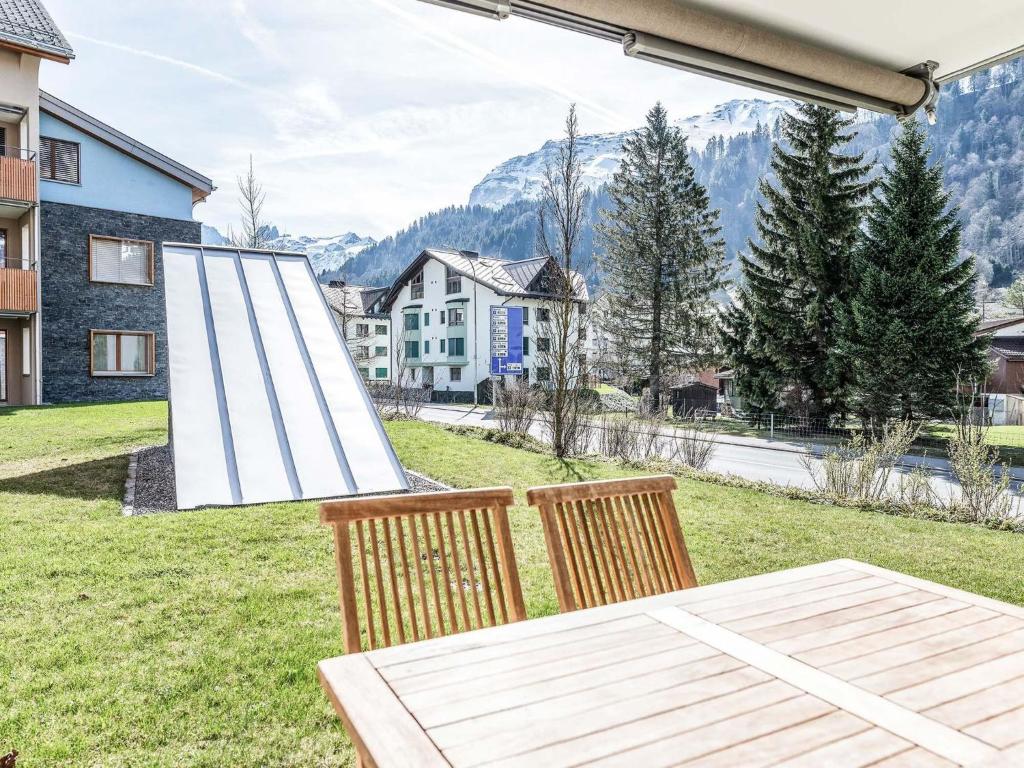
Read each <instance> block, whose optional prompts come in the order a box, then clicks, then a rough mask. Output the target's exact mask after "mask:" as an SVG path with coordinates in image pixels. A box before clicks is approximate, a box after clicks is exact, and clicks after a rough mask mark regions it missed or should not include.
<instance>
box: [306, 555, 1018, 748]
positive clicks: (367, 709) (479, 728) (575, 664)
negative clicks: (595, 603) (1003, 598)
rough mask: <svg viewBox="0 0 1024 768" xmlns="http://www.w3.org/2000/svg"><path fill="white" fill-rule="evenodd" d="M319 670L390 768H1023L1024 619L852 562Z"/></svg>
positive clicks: (421, 645)
mask: <svg viewBox="0 0 1024 768" xmlns="http://www.w3.org/2000/svg"><path fill="white" fill-rule="evenodd" d="M318 669H319V674H320V679H321V681H322V683H323V686H324V689H325V690H326V691H327V693H328V695H329V697H330V699H331V701H332V703H333V704H334V707H335V709H336V711H337V712H338V714H339V716H340V717H341V719H342V720H343V721H344V724H345V727H346V728H347V729H348V732H349V734H350V735H351V736H352V738H353V740H354V742H355V744H356V747H357V749H358V750H359V751H360V753H361V755H362V757H363V761H364V763H365V764H366V765H370V766H372V765H377V766H381V768H389V767H390V766H447V765H452V766H459V767H461V766H483V765H486V766H499V765H500V766H508V765H523V766H545V767H546V766H570V765H573V766H574V765H588V766H589V765H624V766H643V767H645V768H646V767H648V766H661V765H666V766H667V765H684V764H685V765H719V766H728V767H730V768H731V767H734V766H760V765H785V766H812V767H814V768H818V767H819V766H868V765H870V766H885V767H886V768H894V767H895V766H915V767H917V766H952V765H966V766H975V765H977V766H1024V608H1020V607H1018V606H1014V605H1009V604H1006V603H1001V602H999V601H996V600H992V599H989V598H985V597H981V596H979V595H974V594H971V593H969V592H964V591H961V590H957V589H951V588H949V587H945V586H941V585H939V584H934V583H932V582H929V581H925V580H923V579H918V578H914V577H911V576H906V575H904V574H901V573H896V572H893V571H888V570H885V569H883V568H878V567H875V566H871V565H867V564H864V563H860V562H856V561H852V560H835V561H832V562H827V563H821V564H819V565H812V566H806V567H802V568H793V569H791V570H787V571H780V572H777V573H770V574H765V575H762V576H754V577H750V578H745V579H738V580H736V581H729V582H722V583H719V584H712V585H709V586H706V587H698V588H694V589H688V590H683V591H680V592H672V593H669V594H665V595H659V596H657V597H652V598H644V599H640V600H632V601H628V602H623V603H618V604H616V605H610V606H605V607H602V608H593V609H589V610H584V611H576V612H573V613H565V614H561V615H558V616H551V617H547V618H542V619H534V620H530V621H524V622H520V623H518V624H511V625H507V626H501V627H495V628H491V629H483V630H478V631H474V632H468V633H465V634H461V635H454V636H451V637H446V638H439V639H434V640H426V641H422V642H418V643H411V644H409V645H403V646H396V647H392V648H385V649H380V650H376V651H371V652H368V653H361V654H354V655H350V656H344V657H338V658H333V659H327V660H325V661H322V662H321V663H320V665H319V668H318Z"/></svg>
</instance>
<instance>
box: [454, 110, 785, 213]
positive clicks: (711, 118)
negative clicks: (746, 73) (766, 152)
mask: <svg viewBox="0 0 1024 768" xmlns="http://www.w3.org/2000/svg"><path fill="white" fill-rule="evenodd" d="M796 108H797V104H796V102H793V101H790V100H789V99H773V100H766V99H735V100H733V101H728V102H725V103H724V104H719V105H718V106H717V107H715V108H714V109H713V110H712V111H711V112H708V113H706V114H702V115H692V116H690V117H686V118H682V119H679V120H675V121H673V124H674V125H677V126H678V127H679V128H680V129H681V130H682V131H683V133H684V134H685V135H686V136H687V138H688V140H689V145H690V147H691V148H692V149H696V150H703V149H704V146H705V145H706V144H707V142H708V139H710V138H712V137H716V136H723V137H725V138H729V137H730V136H735V135H736V134H738V133H743V132H750V131H753V130H754V128H756V127H757V124H758V123H760V124H761V125H767V126H769V127H770V126H773V125H775V121H776V120H778V118H779V117H780V116H781V115H782V114H783V113H785V112H793V111H795V110H796ZM626 135H627V134H626V133H603V134H594V135H589V136H581V137H580V140H579V145H580V155H581V164H582V169H583V182H584V184H585V185H586V186H587V188H589V189H591V190H594V189H597V188H598V187H600V186H602V185H603V184H607V183H608V182H609V181H611V178H612V175H613V174H614V173H615V171H616V170H617V169H618V167H619V162H620V161H621V159H622V141H623V139H624V138H626ZM560 143H561V142H559V141H548V142H546V143H545V144H544V146H543V147H541V148H540V149H539V150H537V151H536V152H531V153H530V154H528V155H520V156H519V157H513V158H512V159H511V160H506V161H505V162H504V163H502V164H501V165H499V166H498V167H497V168H495V169H494V170H492V171H491V172H490V173H488V174H487V175H486V176H485V177H484V178H483V180H482V181H481V182H480V183H479V184H477V185H476V186H475V187H473V191H472V192H471V193H470V196H469V204H470V205H483V206H486V207H488V208H500V207H501V206H503V205H508V204H509V203H511V202H514V201H515V200H519V199H524V198H525V199H527V200H535V199H537V198H539V197H540V192H541V180H542V178H543V174H544V166H545V164H546V163H548V162H550V161H553V160H554V159H555V155H556V153H557V152H558V147H559V144H560Z"/></svg>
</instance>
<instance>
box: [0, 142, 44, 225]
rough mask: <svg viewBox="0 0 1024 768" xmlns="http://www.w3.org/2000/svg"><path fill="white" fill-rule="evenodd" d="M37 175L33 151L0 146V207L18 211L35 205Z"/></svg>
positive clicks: (37, 195) (36, 198)
mask: <svg viewBox="0 0 1024 768" xmlns="http://www.w3.org/2000/svg"><path fill="white" fill-rule="evenodd" d="M38 177H39V173H38V171H37V170H36V155H35V152H29V151H28V150H25V149H17V148H15V147H0V209H5V208H6V209H13V210H14V211H19V210H24V209H26V208H30V207H31V206H33V205H35V204H36V202H38V200H39V193H38V191H37V188H38V181H37V180H38ZM0 212H2V210H0Z"/></svg>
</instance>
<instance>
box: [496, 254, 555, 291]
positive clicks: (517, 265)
mask: <svg viewBox="0 0 1024 768" xmlns="http://www.w3.org/2000/svg"><path fill="white" fill-rule="evenodd" d="M547 263H548V259H547V258H546V257H544V256H538V257H536V258H533V259H523V260H522V261H513V262H511V263H509V264H506V265H505V271H506V272H508V274H509V275H510V276H511V278H512V279H513V280H515V281H516V283H518V285H519V287H521V288H522V289H523V290H524V291H528V290H530V283H532V282H533V281H534V280H535V279H536V277H537V275H539V274H540V273H541V272H542V271H543V270H544V265H545V264H547Z"/></svg>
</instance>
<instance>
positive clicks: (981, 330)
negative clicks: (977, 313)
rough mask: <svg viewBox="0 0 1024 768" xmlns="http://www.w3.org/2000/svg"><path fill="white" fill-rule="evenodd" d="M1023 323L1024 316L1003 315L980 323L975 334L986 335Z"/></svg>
mask: <svg viewBox="0 0 1024 768" xmlns="http://www.w3.org/2000/svg"><path fill="white" fill-rule="evenodd" d="M1021 323H1024V317H1002V318H999V319H998V320H986V321H985V322H983V323H978V329H977V330H976V331H975V332H974V335H975V336H986V335H989V334H993V333H997V332H998V331H1001V330H1003V329H1005V328H1012V327H1013V326H1015V325H1020V324H1021Z"/></svg>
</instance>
